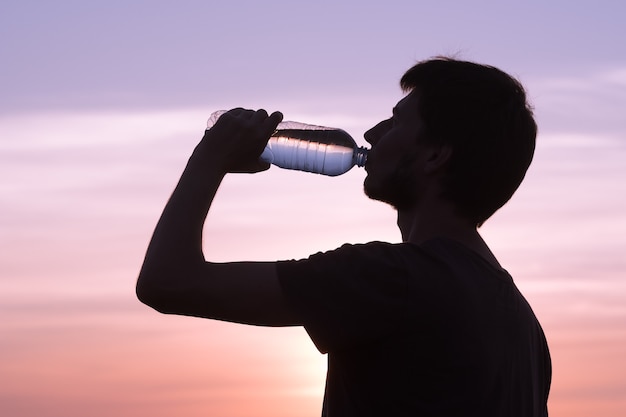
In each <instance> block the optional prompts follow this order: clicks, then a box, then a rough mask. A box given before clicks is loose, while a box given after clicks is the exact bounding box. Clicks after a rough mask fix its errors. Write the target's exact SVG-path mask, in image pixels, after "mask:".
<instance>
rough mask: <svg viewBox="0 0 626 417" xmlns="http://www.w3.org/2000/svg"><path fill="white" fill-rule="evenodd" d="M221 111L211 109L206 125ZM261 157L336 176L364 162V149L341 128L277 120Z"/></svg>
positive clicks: (295, 167) (275, 162)
mask: <svg viewBox="0 0 626 417" xmlns="http://www.w3.org/2000/svg"><path fill="white" fill-rule="evenodd" d="M223 113H225V112H224V111H219V112H215V113H213V114H212V115H211V118H210V119H209V123H208V128H210V127H211V126H213V125H214V124H215V122H216V121H217V119H218V118H219V117H220V116H221V115H222V114H223ZM260 159H261V160H262V161H264V162H267V163H271V164H273V165H276V166H279V167H281V168H285V169H293V170H298V171H306V172H313V173H317V174H323V175H329V176H336V175H341V174H343V173H345V172H348V171H349V170H350V169H351V168H352V167H353V166H355V165H356V166H359V167H362V166H364V165H365V162H366V160H367V149H366V148H364V147H357V145H356V142H355V141H354V139H353V138H352V137H351V136H350V135H349V134H348V133H347V132H345V131H344V130H342V129H336V128H331V127H324V126H315V125H310V124H305V123H299V122H289V121H286V122H281V123H279V124H278V127H277V128H276V131H275V132H274V134H272V137H271V138H270V140H269V141H268V143H267V146H266V147H265V149H264V151H263V153H262V154H261V156H260Z"/></svg>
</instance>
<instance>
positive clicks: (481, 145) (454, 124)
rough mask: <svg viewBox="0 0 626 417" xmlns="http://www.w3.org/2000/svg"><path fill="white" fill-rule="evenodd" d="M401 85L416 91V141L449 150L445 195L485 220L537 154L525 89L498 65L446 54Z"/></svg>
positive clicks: (474, 219) (418, 68)
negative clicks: (482, 63)
mask: <svg viewBox="0 0 626 417" xmlns="http://www.w3.org/2000/svg"><path fill="white" fill-rule="evenodd" d="M400 85H401V87H402V89H403V90H404V91H405V92H408V93H410V94H409V96H408V97H411V96H415V97H416V98H417V99H412V100H410V102H413V103H414V105H413V109H412V111H414V114H413V117H414V118H415V119H416V120H417V121H418V122H416V123H418V124H419V132H417V133H416V136H415V138H414V139H415V140H416V142H417V144H418V145H431V146H440V147H445V148H448V149H449V151H450V152H449V157H448V158H446V160H445V166H444V168H443V169H442V173H441V176H440V186H441V190H442V194H441V197H442V198H444V199H446V200H448V201H450V202H451V203H452V204H453V205H454V206H455V208H456V211H457V212H458V214H459V215H460V216H462V217H464V218H466V219H468V220H469V221H471V222H472V223H473V224H475V225H481V224H482V223H483V222H484V221H485V220H487V219H488V218H489V217H490V216H491V215H492V214H493V213H494V212H495V211H496V210H498V209H499V208H500V207H502V206H503V205H504V204H505V203H506V202H507V201H508V200H509V199H510V198H511V196H512V195H513V193H514V192H515V190H516V189H517V188H518V187H519V185H520V183H521V181H522V179H523V178H524V176H525V174H526V170H527V169H528V166H529V165H530V162H531V160H532V157H533V153H534V149H535V137H536V133H537V125H536V123H535V121H534V119H533V115H532V110H531V108H530V107H529V105H528V103H527V101H526V94H525V91H524V88H523V87H522V85H521V84H520V83H519V82H518V81H517V80H515V79H514V78H512V77H511V76H509V75H507V74H506V73H504V72H502V71H500V70H498V69H496V68H494V67H490V66H484V65H479V64H475V63H471V62H465V61H457V60H453V59H449V58H435V59H432V60H428V61H423V62H420V63H418V64H416V65H415V66H413V67H412V68H411V69H409V70H408V71H407V72H406V73H405V74H404V76H403V77H402V79H401V81H400ZM405 100H406V99H405ZM401 103H402V102H400V103H399V105H400V104H401ZM405 107H406V105H405ZM382 123H384V122H382ZM402 169H406V168H402ZM411 186H412V184H409V185H408V187H411ZM404 191H405V192H409V191H408V190H407V189H406V187H405V190H404ZM373 197H374V198H376V196H373ZM389 200H390V199H387V200H386V201H387V202H389V203H391V204H393V205H396V204H395V202H394V201H389ZM396 207H398V206H397V205H396Z"/></svg>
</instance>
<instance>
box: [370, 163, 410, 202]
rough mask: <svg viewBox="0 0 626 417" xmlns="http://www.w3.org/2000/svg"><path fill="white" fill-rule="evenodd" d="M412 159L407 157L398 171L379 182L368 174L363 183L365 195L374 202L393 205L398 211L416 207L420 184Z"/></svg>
mask: <svg viewBox="0 0 626 417" xmlns="http://www.w3.org/2000/svg"><path fill="white" fill-rule="evenodd" d="M412 159H413V158H412V157H410V156H409V157H407V158H406V160H405V161H402V162H403V163H400V164H398V165H397V166H396V169H395V170H394V171H392V172H391V173H389V174H387V176H386V177H384V178H380V179H379V180H378V181H377V180H376V179H375V177H374V176H373V175H370V174H368V176H367V177H365V181H364V182H363V191H364V192H365V195H366V196H368V197H369V198H371V199H372V200H377V201H381V202H383V203H387V204H389V205H391V206H392V207H393V208H395V209H396V210H408V209H410V208H412V207H414V206H415V204H416V203H417V200H418V195H417V190H418V184H417V181H416V179H415V173H414V171H413V170H414V168H413V166H412V165H413V164H411V162H412Z"/></svg>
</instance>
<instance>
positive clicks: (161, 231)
mask: <svg viewBox="0 0 626 417" xmlns="http://www.w3.org/2000/svg"><path fill="white" fill-rule="evenodd" d="M400 84H401V87H402V88H403V90H404V91H405V92H406V93H407V95H406V96H405V97H404V98H403V99H402V100H400V101H399V102H398V104H397V105H396V106H395V107H394V109H393V117H391V118H390V119H387V120H383V121H382V122H380V123H378V124H377V125H376V126H374V127H373V128H372V129H370V130H369V131H368V132H367V133H366V134H365V139H366V140H367V141H368V142H369V143H370V144H371V151H370V152H369V156H368V161H367V164H366V170H367V177H366V179H365V182H364V189H365V193H366V194H367V195H368V196H369V197H370V198H372V199H376V200H380V201H383V202H386V203H388V204H391V205H392V206H394V207H395V208H396V209H397V213H398V227H399V228H400V231H401V233H402V243H399V244H391V243H384V242H370V243H366V244H360V245H344V246H341V247H340V248H338V249H336V250H333V251H329V252H325V253H317V254H314V255H312V256H310V257H309V258H307V259H303V260H297V261H295V260H292V261H280V262H234V263H213V262H207V261H205V259H204V256H203V253H202V246H201V242H202V226H203V222H204V220H205V217H206V215H207V213H208V210H209V207H210V206H211V203H212V201H213V198H214V196H215V193H216V191H217V189H218V187H219V185H220V182H221V181H222V179H223V178H224V176H225V175H226V174H227V173H230V172H250V173H252V172H257V171H262V170H265V169H267V168H268V165H267V164H265V163H262V162H259V160H258V156H259V155H260V154H261V152H262V150H263V148H264V147H265V144H266V142H267V141H268V139H269V137H270V135H271V134H272V133H273V131H274V130H275V128H276V126H277V124H278V123H279V122H280V121H281V119H282V115H281V114H280V113H278V112H276V113H273V114H271V115H269V116H268V114H267V112H265V111H264V110H258V111H251V110H243V109H233V110H230V111H229V112H227V113H225V114H224V115H223V116H222V117H221V118H220V119H219V120H218V121H217V123H216V124H215V126H214V127H212V128H211V129H210V130H208V131H206V133H205V135H204V137H203V139H202V141H201V142H200V143H199V144H198V146H197V147H196V149H195V150H194V152H193V154H192V156H191V157H190V159H189V162H188V164H187V167H186V168H185V170H184V173H183V174H182V177H181V179H180V181H179V183H178V185H177V187H176V189H175V191H174V193H173V194H172V196H171V198H170V200H169V202H168V203H167V205H166V207H165V209H164V211H163V214H162V216H161V219H160V220H159V222H158V224H157V227H156V229H155V231H154V235H153V237H152V240H151V242H150V245H149V248H148V251H147V254H146V258H145V261H144V264H143V267H142V270H141V273H140V276H139V279H138V282H137V294H138V297H139V298H140V300H141V301H142V302H144V303H146V304H148V305H149V306H151V307H153V308H155V309H156V310H158V311H160V312H163V313H168V314H183V315H190V316H199V317H206V318H211V319H218V320H226V321H231V322H238V323H248V324H255V325H263V326H304V327H305V328H306V330H307V332H308V333H309V335H310V337H311V339H312V341H313V342H314V343H315V345H316V346H317V348H318V349H319V350H320V351H321V352H324V353H326V352H327V353H328V374H327V381H326V390H325V396H324V404H323V410H322V414H323V415H324V416H328V417H336V416H341V417H346V416H446V417H451V416H465V417H467V416H480V417H489V416H499V417H503V416H506V417H512V416H513V417H515V416H519V417H521V416H524V417H539V416H547V399H548V392H549V388H550V380H551V362H550V355H549V351H548V347H547V344H546V340H545V337H544V333H543V331H542V329H541V326H540V324H539V323H538V321H537V319H536V318H535V315H534V314H533V312H532V310H531V308H530V306H529V305H528V303H527V302H526V300H525V299H524V297H523V296H522V295H521V294H520V292H519V291H518V289H517V288H516V286H515V284H514V282H513V280H512V278H511V276H510V275H509V274H508V273H507V272H506V271H505V270H504V269H503V268H502V267H501V266H500V264H499V263H498V261H497V259H496V258H495V256H494V255H493V254H492V252H491V251H490V250H489V248H488V246H487V245H486V243H485V242H484V241H483V239H482V238H481V236H480V235H479V233H478V231H477V228H478V227H479V226H480V225H482V223H483V222H484V221H485V220H486V219H487V218H489V217H490V216H491V215H492V214H493V213H494V212H495V211H496V210H498V209H499V208H500V207H501V206H502V205H503V204H505V203H506V202H507V201H508V200H509V198H510V197H511V195H512V194H513V193H514V191H515V190H516V189H517V187H518V186H519V184H520V183H521V181H522V179H523V178H524V175H525V173H526V170H527V168H528V166H529V164H530V162H531V160H532V156H533V153H534V147H535V136H536V124H535V121H534V119H533V116H532V111H531V109H530V107H529V105H528V104H527V101H526V94H525V92H524V89H523V87H522V86H521V85H520V84H519V83H518V82H517V81H516V80H515V79H513V78H512V77H510V76H508V75H507V74H505V73H504V72H502V71H500V70H498V69H496V68H493V67H490V66H484V65H479V64H475V63H470V62H464V61H458V60H453V59H449V58H443V57H441V58H435V59H431V60H427V61H423V62H420V63H418V64H416V65H415V66H414V67H412V68H411V69H409V70H408V71H407V72H406V73H405V75H404V76H403V77H402V80H401V83H400ZM208 238H209V239H210V238H211V236H208Z"/></svg>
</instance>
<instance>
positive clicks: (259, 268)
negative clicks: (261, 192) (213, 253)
mask: <svg viewBox="0 0 626 417" xmlns="http://www.w3.org/2000/svg"><path fill="white" fill-rule="evenodd" d="M281 119H282V115H281V114H280V113H274V114H272V115H271V116H269V117H268V115H267V112H265V111H264V110H259V111H257V112H253V111H250V110H243V109H234V110H231V111H229V112H227V113H226V114H224V115H223V116H222V117H221V118H220V119H219V120H218V122H217V123H216V124H215V126H214V127H213V128H211V129H210V130H208V131H207V132H206V133H205V135H204V137H203V138H202V141H201V142H200V143H199V144H198V146H197V147H196V149H195V150H194V152H193V154H192V156H191V158H190V159H189V162H188V163H187V166H186V168H185V170H184V172H183V174H182V176H181V178H180V180H179V182H178V185H177V186H176V188H175V190H174V192H173V194H172V196H171V197H170V199H169V201H168V203H167V205H166V206H165V209H164V210H163V213H162V214H161V218H160V219H159V222H158V224H157V226H156V229H155V230H154V234H153V236H152V240H151V241H150V245H149V246H148V250H147V253H146V257H145V260H144V263H143V266H142V268H141V272H140V274H139V279H138V280H137V296H138V297H139V299H140V300H141V301H142V302H143V303H145V304H147V305H149V306H151V307H153V308H155V309H156V310H158V311H160V312H162V313H168V314H183V315H189V316H198V317H206V318H212V319H219V320H226V321H233V322H239V323H248V324H257V325H265V326H285V325H297V324H299V321H298V320H297V318H296V317H295V316H294V314H293V313H292V312H291V311H290V310H289V308H288V307H287V305H286V302H285V300H284V297H283V295H282V290H281V287H280V284H279V282H278V277H277V274H276V264H275V263H273V262H234V263H221V264H220V263H212V262H207V261H205V259H204V255H203V252H202V230H203V225H204V220H205V218H206V216H207V214H208V211H209V208H210V206H211V203H212V202H213V198H214V197H215V194H216V192H217V189H218V188H219V186H220V184H221V181H222V179H223V178H224V175H225V174H226V173H228V172H257V171H262V170H265V169H267V168H268V167H269V166H268V165H267V164H264V163H261V162H259V160H258V157H259V155H260V154H261V152H262V150H263V148H264V147H265V145H266V143H267V141H268V139H269V137H270V135H271V134H272V133H273V132H274V130H275V129H276V126H277V124H278V123H279V122H280V120H281ZM209 238H210V237H209Z"/></svg>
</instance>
